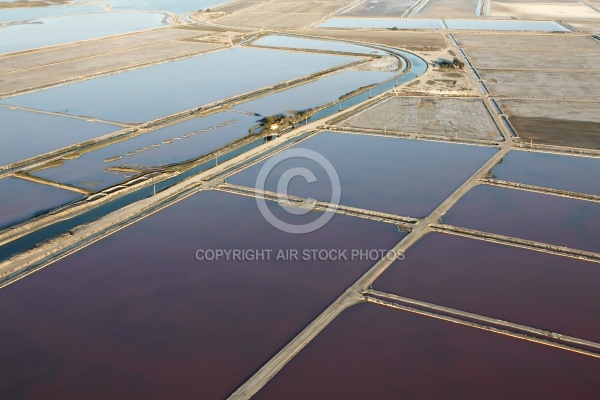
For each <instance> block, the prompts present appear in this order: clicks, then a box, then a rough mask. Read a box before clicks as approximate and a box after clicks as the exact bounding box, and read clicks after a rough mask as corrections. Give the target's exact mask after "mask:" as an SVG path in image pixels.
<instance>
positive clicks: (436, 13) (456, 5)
mask: <svg viewBox="0 0 600 400" xmlns="http://www.w3.org/2000/svg"><path fill="white" fill-rule="evenodd" d="M478 4H479V0H429V1H428V2H427V4H425V7H423V8H421V10H419V12H417V13H414V14H412V15H411V18H458V17H460V18H462V17H466V18H474V17H475V16H476V12H477V5H478Z"/></svg>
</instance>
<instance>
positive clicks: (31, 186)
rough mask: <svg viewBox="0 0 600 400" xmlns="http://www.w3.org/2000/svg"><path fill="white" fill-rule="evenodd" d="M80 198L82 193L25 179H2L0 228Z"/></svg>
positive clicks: (0, 183) (0, 187)
mask: <svg viewBox="0 0 600 400" xmlns="http://www.w3.org/2000/svg"><path fill="white" fill-rule="evenodd" d="M80 197H82V196H81V194H80V193H76V192H71V191H69V190H64V189H59V188H56V187H53V186H47V185H42V184H40V183H34V182H31V181H27V180H24V179H18V178H4V179H0V228H5V227H7V226H9V225H13V224H15V223H18V222H21V221H25V220H27V219H29V218H32V217H35V216H36V215H38V214H40V213H43V212H44V211H48V210H51V209H53V208H56V207H58V206H60V205H63V204H65V203H68V202H70V201H73V200H76V199H78V198H80Z"/></svg>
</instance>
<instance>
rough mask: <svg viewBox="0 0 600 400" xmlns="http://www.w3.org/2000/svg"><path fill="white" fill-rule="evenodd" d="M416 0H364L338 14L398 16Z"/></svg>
mask: <svg viewBox="0 0 600 400" xmlns="http://www.w3.org/2000/svg"><path fill="white" fill-rule="evenodd" d="M417 1H418V0H379V1H378V0H366V1H364V2H362V3H360V4H358V5H356V6H355V7H352V8H351V9H349V10H347V11H345V12H344V13H342V14H340V15H342V16H344V17H400V16H402V15H403V14H404V13H405V12H406V11H407V10H408V9H409V8H410V7H411V6H412V5H413V4H415V3H416V2H417Z"/></svg>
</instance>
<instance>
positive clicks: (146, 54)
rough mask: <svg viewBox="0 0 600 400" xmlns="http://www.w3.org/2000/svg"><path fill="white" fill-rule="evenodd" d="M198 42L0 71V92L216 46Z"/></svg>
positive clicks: (182, 55)
mask: <svg viewBox="0 0 600 400" xmlns="http://www.w3.org/2000/svg"><path fill="white" fill-rule="evenodd" d="M218 47H219V45H216V44H210V43H200V42H196V43H194V42H184V41H173V42H169V43H168V44H167V45H165V43H159V44H155V45H152V46H146V47H139V48H135V49H130V50H126V51H120V52H116V53H108V54H102V55H96V56H92V57H87V58H81V59H75V60H70V61H65V62H60V63H54V64H50V65H45V66H39V67H36V68H30V69H21V70H18V71H15V72H9V73H5V74H1V75H0V95H2V94H4V95H6V94H8V93H13V92H15V91H23V90H26V89H29V88H37V87H42V86H46V85H50V84H54V83H59V82H62V81H65V80H72V79H77V78H79V77H85V76H90V75H97V74H103V73H110V72H113V71H118V70H122V69H127V68H132V67H136V66H142V65H147V64H150V63H155V62H160V61H164V60H169V59H173V58H180V57H185V56H189V55H195V54H199V53H202V52H206V51H209V50H213V49H215V48H218Z"/></svg>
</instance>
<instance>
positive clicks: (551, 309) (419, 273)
mask: <svg viewBox="0 0 600 400" xmlns="http://www.w3.org/2000/svg"><path fill="white" fill-rule="evenodd" d="M598 282H600V264H597V263H592V262H587V261H582V260H576V259H573V258H567V257H560V256H555V255H551V254H547V253H542V252H536V251H531V250H525V249H519V248H516V247H512V246H504V245H501V244H495V243H489V242H484V241H480V240H474V239H467V238H463V237H459V236H452V235H444V234H439V233H436V234H430V235H428V236H426V237H424V238H423V239H421V240H420V241H419V242H418V243H417V244H416V245H414V246H413V247H411V248H410V249H409V250H408V252H407V253H406V258H405V259H404V260H403V261H397V262H396V263H395V264H393V265H392V266H391V267H389V268H388V269H387V270H386V271H385V272H384V273H383V274H381V276H380V277H379V278H378V279H377V280H376V281H375V282H374V283H373V288H374V289H376V290H380V291H383V292H388V293H394V294H398V295H401V296H404V297H408V298H412V299H416V300H421V301H425V302H428V303H433V304H438V305H444V306H446V307H451V308H455V309H458V310H462V311H468V312H471V313H475V314H480V315H485V316H489V317H495V318H500V319H503V320H506V321H511V322H515V323H519V324H523V325H527V326H532V327H535V328H539V329H544V330H551V331H553V332H558V333H561V334H564V335H570V336H575V337H579V338H583V339H587V340H592V341H595V342H600V324H598V323H597V318H596V316H597V315H599V314H600V291H599V290H598Z"/></svg>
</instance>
